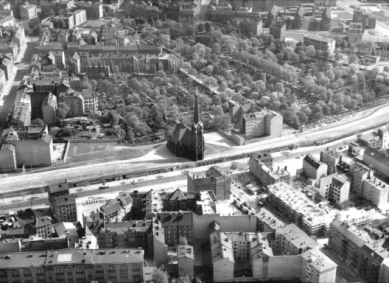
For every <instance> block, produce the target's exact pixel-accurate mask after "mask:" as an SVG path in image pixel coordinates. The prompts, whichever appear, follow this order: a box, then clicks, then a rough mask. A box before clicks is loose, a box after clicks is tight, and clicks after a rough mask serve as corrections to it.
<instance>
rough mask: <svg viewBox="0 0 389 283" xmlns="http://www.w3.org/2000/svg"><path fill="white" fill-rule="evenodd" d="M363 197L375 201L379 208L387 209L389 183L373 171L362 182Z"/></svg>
mask: <svg viewBox="0 0 389 283" xmlns="http://www.w3.org/2000/svg"><path fill="white" fill-rule="evenodd" d="M362 187H363V189H362V192H363V198H364V199H366V200H368V201H370V202H371V203H373V204H374V205H375V206H376V207H377V208H378V209H381V210H386V209H387V208H388V203H389V184H388V183H387V182H385V181H383V180H381V179H380V178H377V177H374V176H373V173H370V176H369V175H368V177H367V178H366V179H364V181H363V184H362Z"/></svg>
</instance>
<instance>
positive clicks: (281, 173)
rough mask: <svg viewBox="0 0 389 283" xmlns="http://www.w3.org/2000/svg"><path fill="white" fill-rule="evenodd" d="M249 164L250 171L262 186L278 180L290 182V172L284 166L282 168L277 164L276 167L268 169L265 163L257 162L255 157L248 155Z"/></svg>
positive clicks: (278, 181) (272, 183)
mask: <svg viewBox="0 0 389 283" xmlns="http://www.w3.org/2000/svg"><path fill="white" fill-rule="evenodd" d="M249 164H250V165H249V166H250V167H249V168H250V172H251V173H252V174H254V175H255V176H256V177H257V178H258V179H259V181H261V183H262V185H264V186H269V185H274V184H276V183H280V182H284V183H287V184H289V182H290V173H289V172H288V170H287V167H286V166H285V167H284V168H280V166H277V169H275V170H270V168H268V167H267V166H266V165H265V164H261V163H259V162H257V160H256V159H255V157H250V163H249Z"/></svg>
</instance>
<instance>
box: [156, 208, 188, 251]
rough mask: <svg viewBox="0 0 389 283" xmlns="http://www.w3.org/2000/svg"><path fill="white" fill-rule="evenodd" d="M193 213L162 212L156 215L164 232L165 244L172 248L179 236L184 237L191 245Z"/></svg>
mask: <svg viewBox="0 0 389 283" xmlns="http://www.w3.org/2000/svg"><path fill="white" fill-rule="evenodd" d="M192 214H193V213H192V212H189V211H172V212H169V211H163V212H160V213H158V214H157V218H158V219H159V220H160V221H161V223H162V228H163V229H164V230H165V243H166V244H167V245H168V246H174V245H176V244H177V243H178V241H179V239H180V237H181V236H184V237H186V239H187V240H188V244H192V240H193V239H192V229H193V215H192Z"/></svg>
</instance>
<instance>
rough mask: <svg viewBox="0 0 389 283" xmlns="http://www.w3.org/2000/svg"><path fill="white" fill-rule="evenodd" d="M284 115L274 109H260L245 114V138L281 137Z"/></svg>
mask: <svg viewBox="0 0 389 283" xmlns="http://www.w3.org/2000/svg"><path fill="white" fill-rule="evenodd" d="M282 127H283V117H282V116H281V115H280V114H278V113H276V112H274V111H272V110H266V111H260V112H256V113H249V114H244V115H243V131H244V137H245V138H248V139H249V138H260V137H280V136H281V134H282Z"/></svg>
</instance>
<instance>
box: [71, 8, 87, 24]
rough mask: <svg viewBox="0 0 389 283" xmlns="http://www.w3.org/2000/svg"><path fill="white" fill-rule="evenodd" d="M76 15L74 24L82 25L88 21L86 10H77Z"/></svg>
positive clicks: (74, 14) (74, 15)
mask: <svg viewBox="0 0 389 283" xmlns="http://www.w3.org/2000/svg"><path fill="white" fill-rule="evenodd" d="M73 17H74V26H78V25H81V24H82V23H84V22H86V11H85V10H76V11H74V13H73Z"/></svg>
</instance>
